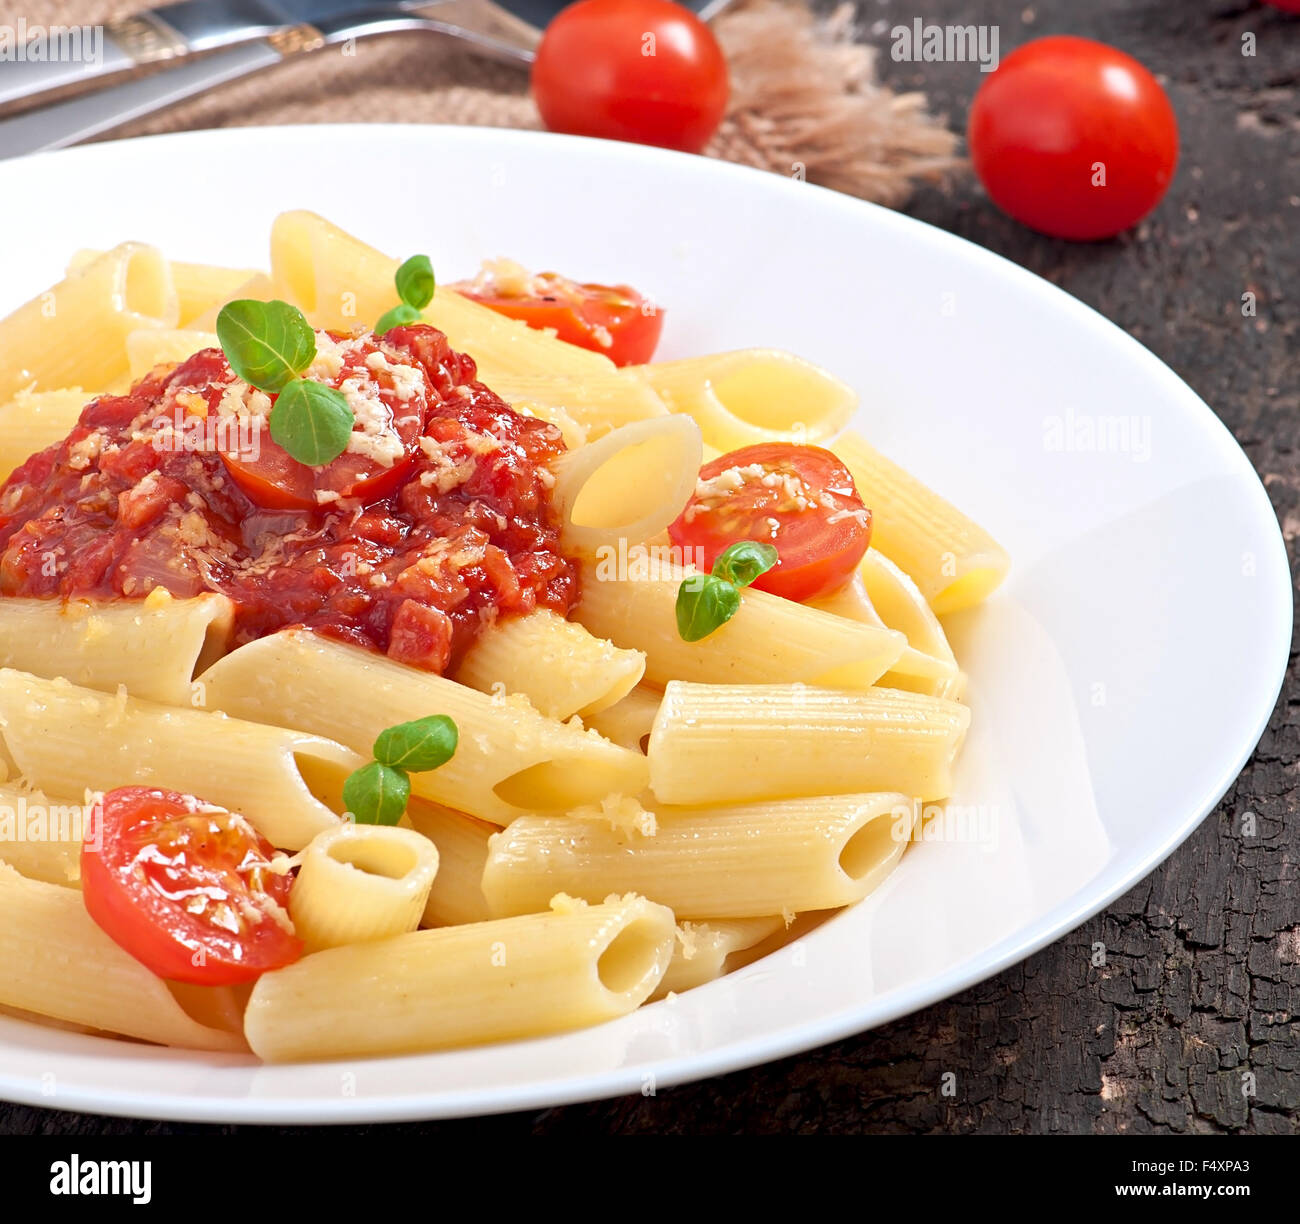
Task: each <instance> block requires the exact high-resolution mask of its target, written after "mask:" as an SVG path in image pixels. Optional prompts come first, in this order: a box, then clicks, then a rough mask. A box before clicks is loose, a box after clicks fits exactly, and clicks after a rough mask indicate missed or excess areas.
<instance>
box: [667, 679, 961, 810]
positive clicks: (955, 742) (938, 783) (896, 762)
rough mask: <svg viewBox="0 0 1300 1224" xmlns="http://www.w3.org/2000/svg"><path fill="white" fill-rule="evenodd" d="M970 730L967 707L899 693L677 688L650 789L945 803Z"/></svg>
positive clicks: (688, 794) (699, 796)
mask: <svg viewBox="0 0 1300 1224" xmlns="http://www.w3.org/2000/svg"><path fill="white" fill-rule="evenodd" d="M969 726H970V710H968V709H967V708H966V707H965V706H963V705H958V704H957V703H956V702H955V701H945V700H943V699H941V698H937V697H926V696H923V695H922V694H920V693H905V692H900V691H898V690H895V689H881V688H873V689H867V690H866V691H865V692H852V691H848V690H840V689H823V688H814V687H812V686H809V685H782V684H772V685H712V684H685V683H682V682H680V681H673V682H672V683H671V684H669V685H668V688H667V689H666V690H665V692H664V700H663V704H662V705H661V706H660V707H659V713H658V715H657V716H656V718H655V724H654V729H653V730H652V731H651V733H650V746H649V748H648V749H647V754H648V756H649V758H650V787H651V789H652V790H653V791H654V793H655V796H656V797H657V798H658V799H659V800H660V802H662V803H725V802H728V801H732V802H734V801H736V800H745V799H780V798H792V797H795V796H801V795H833V794H852V793H856V792H862V791H877V790H883V789H884V788H885V787H887V786H890V787H895V788H897V789H898V790H901V791H903V792H905V793H906V794H908V795H911V796H914V797H916V798H918V799H941V798H944V797H945V796H947V795H948V794H949V792H950V790H951V787H952V762H953V760H954V758H955V757H956V755H957V750H958V748H960V747H961V742H962V740H963V739H964V738H965V736H966V730H967V728H968V727H969Z"/></svg>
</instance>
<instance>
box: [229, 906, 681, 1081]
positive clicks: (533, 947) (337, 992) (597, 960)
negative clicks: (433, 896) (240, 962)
mask: <svg viewBox="0 0 1300 1224" xmlns="http://www.w3.org/2000/svg"><path fill="white" fill-rule="evenodd" d="M673 938H674V926H673V916H672V913H671V912H670V911H668V910H666V909H664V908H663V906H660V905H652V904H651V903H650V902H648V901H644V900H641V899H640V898H636V897H625V898H624V899H623V900H621V901H620V900H615V901H611V902H609V903H606V904H602V905H592V906H580V905H572V904H570V905H567V906H565V907H564V908H563V909H561V910H559V911H553V912H550V913H545V914H530V915H528V916H526V917H522V918H507V919H504V920H502V921H498V922H479V923H473V924H471V925H468V926H454V927H442V928H440V929H438V930H428V931H415V932H413V933H412V934H410V935H398V936H396V937H395V938H393V939H385V940H381V941H379V942H377V943H368V944H351V945H349V946H347V947H343V948H332V949H330V950H328V951H325V952H317V953H315V954H314V955H312V956H308V957H306V958H305V959H303V960H301V961H299V962H298V963H297V964H295V965H290V966H289V967H288V968H286V969H278V970H276V971H275V972H274V973H268V974H265V975H263V976H262V977H261V978H259V979H258V982H257V985H256V986H255V987H254V988H253V996H252V998H251V999H250V1000H249V1004H248V1011H247V1013H246V1015H245V1018H244V1031H245V1034H246V1036H247V1038H248V1043H249V1045H251V1046H252V1047H253V1052H254V1053H256V1054H257V1055H258V1056H259V1057H261V1058H263V1059H265V1060H266V1061H268V1062H286V1061H294V1060H303V1059H311V1058H340V1057H352V1058H364V1057H366V1056H367V1055H376V1054H403V1053H410V1052H413V1051H418V1050H434V1049H440V1048H443V1047H446V1046H460V1045H477V1044H481V1043H483V1042H489V1041H504V1040H508V1039H510V1038H516V1037H529V1036H535V1035H537V1034H540V1033H554V1032H560V1031H563V1030H564V1029H572V1028H580V1027H582V1026H584V1025H588V1024H599V1023H600V1022H601V1021H603V1020H612V1019H614V1018H615V1017H616V1016H621V1015H624V1014H626V1013H627V1012H629V1011H632V1010H633V1009H634V1008H636V1007H638V1006H639V1005H640V1004H641V1003H643V1002H644V1001H645V1000H646V999H647V998H648V997H649V996H650V993H651V992H652V991H653V990H654V988H655V987H656V986H657V985H658V984H659V979H660V978H661V977H663V974H664V971H665V970H666V969H667V967H668V962H669V960H670V959H671V958H672V949H673Z"/></svg>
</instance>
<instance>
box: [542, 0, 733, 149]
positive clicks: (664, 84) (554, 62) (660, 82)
mask: <svg viewBox="0 0 1300 1224" xmlns="http://www.w3.org/2000/svg"><path fill="white" fill-rule="evenodd" d="M728 92H729V86H728V82H727V61H726V59H725V57H724V56H723V54H722V48H721V47H720V46H718V40H717V39H716V38H714V36H713V31H712V30H710V29H709V27H708V26H706V25H705V24H704V22H702V21H701V20H700V19H699V18H698V17H697V16H696V15H695V14H694V13H692V12H691V10H690V9H688V8H686V7H685V6H683V5H680V4H673V3H671V0H578V3H577V4H571V5H569V6H568V7H567V8H565V9H563V10H561V12H560V13H559V14H558V15H557V16H556V17H555V18H554V19H553V20H552V21H551V23H550V24H549V25H548V26H547V27H546V32H545V34H543V35H542V41H541V43H540V44H539V45H538V47H537V58H536V59H535V60H534V61H533V95H534V97H536V99H537V109H538V110H539V111H541V113H542V119H543V120H544V121H545V122H546V126H547V127H548V128H550V129H551V131H553V132H572V133H574V134H575V135H578V136H603V137H605V138H606V139H608V140H634V141H637V142H639V143H640V144H649V145H662V146H664V147H665V148H669V149H682V150H684V151H685V152H687V153H698V152H699V151H700V150H701V149H703V148H704V146H705V145H707V144H708V143H709V140H710V138H711V137H712V136H713V133H714V132H716V131H717V130H718V125H719V124H720V123H721V122H722V116H723V112H724V111H725V110H726V108H727V95H728Z"/></svg>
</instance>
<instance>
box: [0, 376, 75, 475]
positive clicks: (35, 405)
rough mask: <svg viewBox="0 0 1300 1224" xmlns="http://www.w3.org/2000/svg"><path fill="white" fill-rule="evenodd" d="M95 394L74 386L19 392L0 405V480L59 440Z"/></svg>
mask: <svg viewBox="0 0 1300 1224" xmlns="http://www.w3.org/2000/svg"><path fill="white" fill-rule="evenodd" d="M94 398H95V396H94V395H93V394H91V393H90V392H87V391H81V390H79V389H78V388H76V387H69V388H66V389H64V390H59V391H20V392H19V393H18V394H17V395H15V396H14V397H13V399H11V400H10V401H9V402H8V403H7V404H4V405H3V406H0V480H3V479H6V478H8V476H9V475H10V473H11V472H13V471H14V469H15V468H18V467H21V466H22V465H23V464H24V463H26V462H27V460H28V459H30V458H31V457H32V456H33V455H34V454H36V453H37V452H38V451H43V450H44V449H45V448H46V447H47V446H53V445H54V444H55V443H56V442H62V441H63V439H64V438H66V437H67V436H68V434H70V433H71V432H72V427H73V426H74V425H76V423H77V422H78V421H79V420H80V419H81V410H82V409H83V408H85V406H86V405H87V404H88V403H90V401H91V400H93V399H94Z"/></svg>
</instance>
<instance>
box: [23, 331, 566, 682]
mask: <svg viewBox="0 0 1300 1224" xmlns="http://www.w3.org/2000/svg"><path fill="white" fill-rule="evenodd" d="M308 375H309V376H310V377H313V378H318V379H319V380H320V381H322V382H325V383H328V384H329V385H331V386H334V387H336V388H339V389H341V390H342V391H343V392H344V393H345V394H346V395H347V396H348V397H349V402H350V403H352V404H353V405H354V411H355V414H356V417H357V422H356V425H355V427H354V432H353V435H352V438H351V439H350V441H349V448H348V451H347V452H345V453H344V454H343V455H341V456H339V458H338V459H335V460H334V461H333V462H332V463H330V464H326V465H323V466H321V467H317V468H308V467H304V466H303V465H301V464H297V463H295V462H294V461H293V460H292V459H290V458H289V457H288V456H287V455H286V454H285V452H284V451H282V450H280V448H279V447H278V446H276V445H275V443H274V442H273V441H272V440H271V438H270V431H269V424H268V413H269V411H270V408H271V405H272V399H271V397H268V396H266V395H264V394H263V393H262V392H260V391H256V390H254V389H252V388H250V387H249V386H248V384H246V383H244V382H242V381H241V380H240V379H238V378H236V377H235V375H234V373H233V371H232V370H231V368H230V366H229V364H228V363H227V361H226V359H225V356H224V355H223V354H222V353H221V352H220V350H218V349H205V350H203V351H202V352H200V353H196V354H195V355H194V356H193V357H190V358H189V359H188V360H186V361H184V362H182V363H180V364H179V365H177V366H174V367H160V368H158V369H156V370H154V371H152V372H151V373H150V374H148V375H147V376H145V377H144V378H142V379H141V380H140V381H139V382H137V383H136V384H135V386H133V387H132V388H131V390H130V391H129V392H128V393H127V394H125V395H106V396H101V397H100V398H99V399H96V400H94V401H92V402H91V403H90V404H88V405H87V406H86V408H85V409H84V410H83V411H82V414H81V417H80V419H79V421H78V423H77V425H76V427H75V428H74V429H73V430H72V432H71V433H70V434H69V435H68V436H67V437H66V438H65V439H64V440H63V441H62V442H59V443H56V444H55V445H53V446H51V447H49V448H47V449H46V450H44V451H41V452H39V453H38V454H36V455H33V456H32V457H31V458H30V459H28V460H27V462H26V463H24V464H23V465H22V466H21V467H20V468H18V469H17V470H16V471H14V472H13V474H12V475H11V476H10V477H9V479H8V480H7V481H6V482H5V483H4V485H3V486H0V594H4V595H25V596H36V597H43V598H63V599H72V598H89V599H112V598H143V597H144V596H146V595H148V594H149V592H150V591H151V590H153V589H155V588H156V587H163V588H165V589H166V590H168V591H169V592H171V594H173V595H175V596H177V597H189V596H194V595H198V594H201V593H202V592H204V591H216V592H220V593H221V594H223V595H226V596H228V597H229V598H230V599H231V600H232V601H233V602H234V605H235V609H236V635H237V642H238V643H243V642H247V641H250V640H252V639H254V638H257V637H261V636H263V635H264V634H267V633H272V632H274V631H276V630H278V629H282V628H286V627H288V626H291V625H302V626H306V627H308V628H311V629H314V630H317V631H319V632H321V633H324V634H327V635H329V636H331V637H335V638H339V639H341V640H343V641H348V642H353V643H355V644H357V645H360V646H365V647H368V648H371V649H374V650H379V651H383V652H385V653H387V654H388V655H389V656H391V657H393V658H395V659H398V660H400V661H402V662H405V663H408V664H411V665H414V666H417V667H421V668H425V669H427V670H429V671H433V672H439V673H441V672H443V671H445V670H446V669H447V668H448V667H449V666H451V665H453V664H454V663H455V662H456V661H457V660H458V659H459V658H460V656H461V655H462V654H463V653H464V651H465V649H466V648H467V646H468V645H469V644H470V643H471V642H472V641H473V639H474V637H475V636H476V634H477V633H478V631H479V630H480V628H481V627H482V626H483V625H485V624H487V623H489V622H491V621H492V620H494V619H496V618H497V617H499V616H505V615H513V614H519V613H525V612H528V611H531V610H532V609H534V608H536V607H546V608H550V609H552V610H554V611H556V612H559V613H560V614H561V615H563V614H565V613H567V612H568V610H569V609H570V608H571V607H572V606H573V605H574V604H575V603H576V602H577V597H578V588H577V574H576V568H575V566H574V565H573V563H572V562H571V561H570V560H569V559H568V558H566V557H565V556H564V554H563V553H562V552H561V550H560V543H559V519H558V515H557V513H556V511H555V509H554V507H553V505H552V503H551V499H550V488H551V486H552V484H553V481H552V479H551V477H550V473H549V471H548V470H547V468H546V464H547V463H548V462H549V461H550V460H551V459H553V458H554V457H555V456H557V455H559V454H561V453H563V451H564V443H563V441H562V439H561V437H560V434H559V431H558V430H556V429H555V428H554V426H552V425H549V424H547V423H546V422H543V421H539V420H536V419H535V418H532V417H526V416H523V415H521V414H519V413H517V412H515V411H513V410H512V409H511V408H510V407H509V406H508V405H507V404H506V403H505V402H504V401H503V400H502V399H500V397H498V396H497V395H496V394H494V393H493V392H492V391H491V390H489V389H488V388H487V387H486V386H484V385H483V384H482V383H481V382H478V381H477V379H476V369H475V365H474V362H473V359H472V358H470V357H468V356H467V355H465V354H461V353H456V352H454V351H453V350H452V349H451V347H450V346H449V345H448V343H447V339H446V337H445V336H444V335H443V334H442V333H441V332H439V331H437V330H435V329H434V328H431V327H426V326H423V325H417V326H412V327H400V328H394V329H392V330H391V331H389V332H388V333H387V334H386V335H385V336H384V337H383V338H382V339H376V338H374V337H373V336H370V335H368V334H367V335H364V336H355V337H350V336H342V335H339V334H337V333H332V334H329V335H326V334H325V333H318V356H317V361H316V363H315V364H314V366H313V368H312V370H310V371H308Z"/></svg>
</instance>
